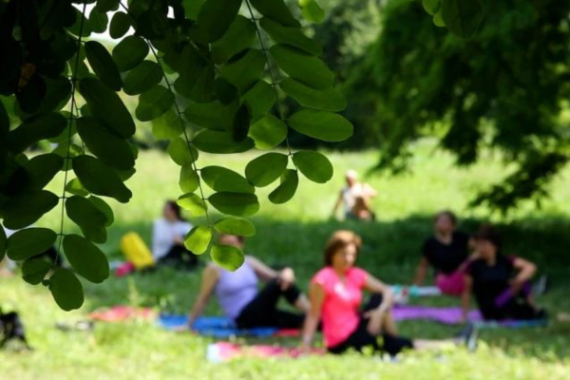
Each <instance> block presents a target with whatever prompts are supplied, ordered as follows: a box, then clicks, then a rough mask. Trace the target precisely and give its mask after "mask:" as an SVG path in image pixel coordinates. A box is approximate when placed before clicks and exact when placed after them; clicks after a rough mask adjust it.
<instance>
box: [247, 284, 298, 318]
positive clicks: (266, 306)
mask: <svg viewBox="0 0 570 380" xmlns="http://www.w3.org/2000/svg"><path fill="white" fill-rule="evenodd" d="M300 295H301V291H300V290H299V288H297V287H296V286H295V285H290V286H289V287H288V288H287V289H285V290H282V289H281V285H280V284H279V281H278V280H272V281H269V282H268V283H267V285H265V287H264V288H263V289H262V290H261V291H260V292H259V293H258V294H257V296H256V297H255V298H254V299H253V300H251V302H250V303H248V304H247V305H246V306H245V307H244V308H243V310H242V311H241V313H240V314H239V316H238V317H237V318H236V325H237V327H238V328H240V329H247V328H252V327H278V328H285V329H294V328H300V327H302V326H303V322H304V320H305V316H304V315H303V314H300V313H292V312H289V311H285V310H280V309H278V308H277V302H278V301H279V299H280V298H281V297H284V298H285V299H286V300H287V302H289V303H290V304H291V305H295V303H296V302H297V300H298V299H299V296H300Z"/></svg>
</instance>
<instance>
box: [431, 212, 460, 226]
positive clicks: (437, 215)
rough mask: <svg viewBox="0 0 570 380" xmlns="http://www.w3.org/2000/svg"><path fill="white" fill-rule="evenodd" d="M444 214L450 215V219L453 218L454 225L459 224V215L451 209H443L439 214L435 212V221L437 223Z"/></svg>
mask: <svg viewBox="0 0 570 380" xmlns="http://www.w3.org/2000/svg"><path fill="white" fill-rule="evenodd" d="M442 216H446V217H448V218H449V220H451V223H452V224H453V225H454V226H457V215H455V213H454V212H453V211H451V210H442V211H440V212H438V213H437V214H435V216H434V218H433V222H434V223H435V222H436V221H437V220H438V219H439V218H441V217H442Z"/></svg>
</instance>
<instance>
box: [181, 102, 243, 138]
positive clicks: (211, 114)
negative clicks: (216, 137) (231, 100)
mask: <svg viewBox="0 0 570 380" xmlns="http://www.w3.org/2000/svg"><path fill="white" fill-rule="evenodd" d="M235 112H236V105H235V104H232V105H229V106H224V105H223V104H221V103H220V102H218V101H214V102H209V103H194V102H193V103H190V104H189V105H188V107H187V108H186V110H185V111H184V116H186V119H187V120H188V121H189V122H190V123H192V124H194V125H196V126H198V127H201V128H208V129H214V130H219V131H225V130H229V129H231V127H232V123H233V118H234V115H235Z"/></svg>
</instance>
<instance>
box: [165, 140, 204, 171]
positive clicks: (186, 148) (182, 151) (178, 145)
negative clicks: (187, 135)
mask: <svg viewBox="0 0 570 380" xmlns="http://www.w3.org/2000/svg"><path fill="white" fill-rule="evenodd" d="M167 152H168V155H169V156H170V158H172V161H174V162H176V163H177V164H178V165H180V166H191V165H192V164H193V163H194V161H196V160H197V159H198V151H197V150H196V148H194V146H192V145H191V144H190V145H189V144H188V143H187V142H186V140H185V139H183V138H181V137H177V138H175V139H173V140H172V141H171V142H170V144H169V145H168V149H167Z"/></svg>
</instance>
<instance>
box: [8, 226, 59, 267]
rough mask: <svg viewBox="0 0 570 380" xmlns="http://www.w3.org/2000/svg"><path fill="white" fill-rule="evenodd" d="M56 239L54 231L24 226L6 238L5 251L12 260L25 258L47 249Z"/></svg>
mask: <svg viewBox="0 0 570 380" xmlns="http://www.w3.org/2000/svg"><path fill="white" fill-rule="evenodd" d="M56 239H57V235H56V233H55V232H53V231H52V230H50V229H48V228H25V229H23V230H19V231H16V232H15V233H14V234H13V235H12V236H10V237H9V238H8V243H7V246H6V248H7V250H6V253H7V254H8V257H9V258H10V259H12V260H15V261H20V260H26V259H29V258H30V257H33V256H37V255H39V254H42V253H44V252H45V251H47V250H48V249H49V248H50V247H51V246H53V244H54V243H55V241H56Z"/></svg>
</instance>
